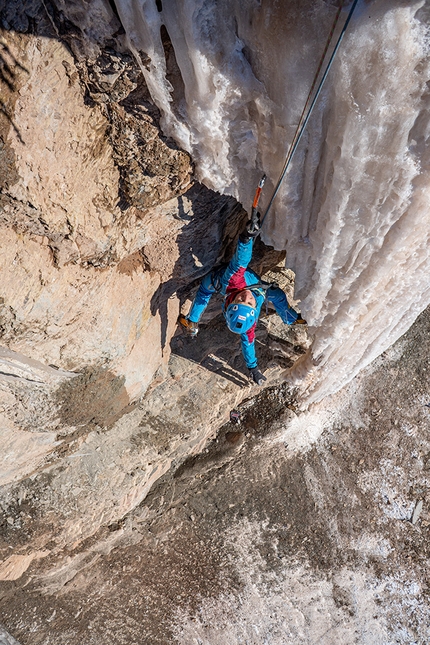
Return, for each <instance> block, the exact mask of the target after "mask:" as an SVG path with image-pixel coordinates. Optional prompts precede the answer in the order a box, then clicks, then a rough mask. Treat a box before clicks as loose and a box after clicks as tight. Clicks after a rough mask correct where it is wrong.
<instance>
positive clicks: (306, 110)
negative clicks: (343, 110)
mask: <svg viewBox="0 0 430 645" xmlns="http://www.w3.org/2000/svg"><path fill="white" fill-rule="evenodd" d="M357 3H358V0H354V2H353V4H352V6H351V9H350V10H349V13H348V17H347V19H346V21H345V23H344V25H343V27H342V31H341V32H340V34H339V37H338V39H337V42H336V45H335V47H334V49H333V52H332V54H331V56H330V59H329V61H328V63H327V65H326V68H325V70H324V73H323V75H322V77H321V80H320V82H319V85H318V87H317V90H316V92H315V96H314V98H313V99H312V102H311V97H312V94H313V92H314V89H315V86H316V83H317V79H318V77H319V74H320V72H321V69H322V66H323V63H324V60H325V57H326V55H327V51H328V49H329V47H330V44H331V41H332V39H333V35H334V32H335V29H336V26H337V23H338V22H339V18H340V14H341V11H342V9H343V7H344V4H345V2H344V1H343V2H342V3H341V5H340V7H339V9H338V10H337V13H336V17H335V19H334V22H333V25H332V28H331V30H330V33H329V36H328V39H327V42H326V45H325V48H324V52H323V54H322V56H321V59H320V62H319V65H318V69H317V72H316V74H315V76H314V80H313V83H312V86H311V89H310V90H309V94H308V98H307V100H306V103H305V106H304V108H303V111H302V114H301V116H300V119H299V123H298V125H297V128H296V132H295V134H294V137H293V140H292V142H291V144H290V147H289V149H288V152H287V156H286V159H285V163H284V167H283V168H282V172H281V174H280V176H279V179H278V183H277V184H276V186H275V189H274V191H273V195H272V197H271V199H270V202H269V204H268V206H267V208H266V211H265V213H264V215H263V218H262V220H261V225H263V222H264V220H265V219H266V217H267V214H268V212H269V211H270V209H271V207H272V204H273V202H274V201H275V198H276V195H277V194H278V191H279V188H280V186H281V183H282V180H283V179H284V177H285V174H286V172H287V170H288V167H289V165H290V163H291V160H292V158H293V155H294V153H295V151H296V150H297V146H298V145H299V142H300V139H301V138H302V135H303V132H304V131H305V128H306V125H307V123H308V121H309V118H310V116H311V114H312V110H313V108H314V106H315V103H316V102H317V99H318V97H319V95H320V93H321V90H322V87H323V85H324V82H325V80H326V78H327V75H328V73H329V71H330V68H331V66H332V63H333V61H334V58H335V56H336V53H337V51H338V49H339V47H340V44H341V42H342V39H343V37H344V35H345V32H346V30H347V28H348V25H349V22H350V20H351V18H352V14H353V13H354V10H355V7H356V6H357ZM308 106H309V107H308ZM305 115H306V116H305Z"/></svg>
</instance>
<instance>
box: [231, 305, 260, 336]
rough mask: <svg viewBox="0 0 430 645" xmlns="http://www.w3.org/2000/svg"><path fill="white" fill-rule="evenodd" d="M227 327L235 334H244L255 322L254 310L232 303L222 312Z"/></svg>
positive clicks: (247, 306)
mask: <svg viewBox="0 0 430 645" xmlns="http://www.w3.org/2000/svg"><path fill="white" fill-rule="evenodd" d="M224 316H225V320H226V323H227V327H228V328H229V330H230V331H233V332H234V333H235V334H245V333H246V332H247V331H248V330H249V329H251V327H252V325H253V324H254V323H255V322H256V318H255V309H254V308H253V307H250V306H249V305H245V304H242V303H232V304H231V305H229V306H228V307H227V309H226V310H225V312H224Z"/></svg>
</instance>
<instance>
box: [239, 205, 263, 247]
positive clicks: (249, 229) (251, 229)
mask: <svg viewBox="0 0 430 645" xmlns="http://www.w3.org/2000/svg"><path fill="white" fill-rule="evenodd" d="M259 233H260V213H259V212H255V213H253V214H252V215H251V219H249V220H248V221H247V222H246V225H245V228H244V230H243V231H242V233H241V234H240V239H241V240H242V242H245V241H247V240H250V239H252V238H254V237H257V235H258V234H259Z"/></svg>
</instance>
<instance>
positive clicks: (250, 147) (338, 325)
mask: <svg viewBox="0 0 430 645" xmlns="http://www.w3.org/2000/svg"><path fill="white" fill-rule="evenodd" d="M116 4H117V8H118V12H119V14H120V16H121V20H122V22H123V25H124V27H125V29H126V33H127V38H128V43H129V47H130V48H131V49H132V50H133V51H134V53H135V55H136V56H137V57H138V58H139V59H140V60H141V64H142V69H143V72H144V75H145V78H146V81H147V83H148V86H149V89H150V92H151V94H152V97H153V99H154V101H155V103H156V104H157V105H158V107H159V108H160V110H161V112H162V114H163V128H164V129H165V131H166V133H168V134H170V135H172V136H173V137H175V139H176V140H177V141H178V143H179V144H180V145H182V146H183V147H184V148H185V149H187V150H188V151H190V152H191V154H192V156H193V158H194V160H195V162H196V166H197V172H198V177H199V178H200V180H201V181H202V182H204V183H205V184H206V185H208V186H209V187H211V188H213V189H215V190H218V191H220V192H222V193H229V194H232V195H234V196H235V197H236V198H237V199H238V200H239V201H241V202H242V203H243V204H244V206H245V208H248V209H249V207H250V202H251V200H252V195H253V192H254V189H255V186H256V184H257V182H258V180H259V178H260V177H261V175H262V173H263V172H264V173H266V174H267V175H268V177H269V181H268V182H267V184H266V187H265V190H264V199H266V203H267V202H268V201H269V199H270V196H271V189H273V185H274V184H275V183H276V180H277V178H278V176H279V173H280V170H281V168H282V165H283V162H284V158H285V154H286V151H287V149H288V145H289V143H290V141H291V138H292V136H293V133H294V130H295V126H296V124H297V122H298V119H299V116H300V113H301V110H302V107H303V105H304V102H305V100H306V96H307V93H308V90H309V88H310V85H311V83H312V80H313V76H314V74H315V70H316V68H317V65H318V61H319V57H320V56H321V53H322V50H323V48H324V45H325V41H326V38H327V36H328V33H329V31H330V27H331V24H332V21H333V18H334V15H335V13H336V7H337V6H338V4H339V3H338V2H337V1H336V0H301V1H300V2H297V0H284V1H283V2H278V1H277V0H217V1H215V0H116ZM345 4H346V5H348V3H347V2H346V3H345ZM349 6H350V4H349V5H348V6H347V7H346V8H345V9H344V10H343V12H342V16H341V21H344V20H345V17H346V11H347V9H348V8H349ZM429 24H430V7H429V3H428V2H426V1H425V0H415V1H414V0H367V1H366V0H360V2H359V4H358V6H357V9H356V11H355V14H354V16H353V19H352V21H351V23H350V26H349V28H348V31H347V34H346V36H345V38H344V40H343V43H342V46H341V48H340V50H339V52H338V55H337V57H336V60H335V62H334V65H333V67H332V69H331V70H330V74H329V76H328V78H327V82H326V84H325V86H324V89H323V91H322V93H321V95H320V98H319V99H318V102H317V104H316V107H315V110H314V112H313V114H312V117H311V119H310V121H309V124H308V127H307V130H306V132H305V135H304V137H303V139H302V141H301V143H300V146H299V148H298V150H297V153H296V155H295V157H294V160H293V164H292V166H291V169H290V171H289V173H288V175H287V177H286V179H285V180H284V183H283V185H282V188H281V190H280V193H279V194H278V197H277V198H276V201H275V203H274V206H273V208H272V210H271V212H270V215H269V217H268V218H267V220H266V222H265V226H264V234H263V239H264V241H265V242H266V243H269V244H272V245H274V246H275V247H276V248H278V249H281V248H285V249H286V250H287V265H288V266H289V267H291V268H292V269H293V270H294V271H295V272H296V296H297V298H298V299H299V300H300V306H301V309H302V312H303V315H304V316H305V317H306V318H307V319H308V321H309V323H310V324H311V325H312V331H313V333H314V336H315V341H314V344H313V348H312V357H311V358H310V360H309V362H308V365H307V366H306V367H307V377H306V379H305V385H306V388H307V393H308V400H310V401H312V400H314V401H315V400H319V399H321V398H322V397H324V396H326V395H328V394H330V393H331V392H334V391H336V390H337V389H339V387H341V386H342V385H343V384H344V383H346V382H347V381H348V380H350V379H351V378H352V377H353V376H354V375H355V374H357V373H358V371H359V370H360V369H362V368H363V367H364V366H366V365H367V364H369V363H370V361H372V360H373V359H374V358H375V357H376V356H377V355H379V354H380V353H381V352H382V351H384V350H385V349H386V348H387V347H389V346H390V345H391V344H392V343H393V342H394V341H395V340H396V339H397V338H398V337H399V336H400V335H401V334H403V333H404V332H405V331H406V330H407V329H408V328H409V326H410V325H411V324H412V323H413V321H414V320H415V318H416V317H417V315H418V314H419V313H420V312H421V311H422V310H423V309H424V308H425V307H426V306H427V305H428V304H429V302H430V284H429V279H428V274H429V269H430V257H429V250H428V248H429V230H430V226H429V224H430V216H429V211H428V207H427V204H428V203H429V201H430V199H429V198H430V175H429V163H430V152H429V150H430V149H429V148H428V147H427V145H426V144H427V139H428V137H429V113H430V98H429V97H430V92H429V88H428V85H427V83H426V82H427V80H428V78H429V57H428V54H429ZM162 36H163V39H164V42H166V39H170V41H171V43H172V46H173V50H174V54H175V58H176V61H175V64H177V66H178V68H179V70H180V74H176V75H172V72H171V67H172V60H171V59H170V62H169V59H168V63H169V64H168V65H166V55H165V49H164V47H163V41H162ZM178 79H179V81H180V82H179V81H178ZM171 81H172V83H173V84H172V83H171ZM263 201H264V200H263ZM263 206H264V204H263Z"/></svg>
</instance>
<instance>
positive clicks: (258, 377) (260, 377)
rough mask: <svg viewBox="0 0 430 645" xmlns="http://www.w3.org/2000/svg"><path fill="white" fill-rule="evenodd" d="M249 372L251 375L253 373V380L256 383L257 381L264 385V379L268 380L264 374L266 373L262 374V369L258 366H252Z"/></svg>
mask: <svg viewBox="0 0 430 645" xmlns="http://www.w3.org/2000/svg"><path fill="white" fill-rule="evenodd" d="M249 373H250V375H251V378H252V380H253V381H254V383H256V384H257V385H263V383H264V381H267V379H266V377H265V376H264V374H262V373H261V372H260V370H259V369H258V367H252V368H251V369H250V370H249Z"/></svg>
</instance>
